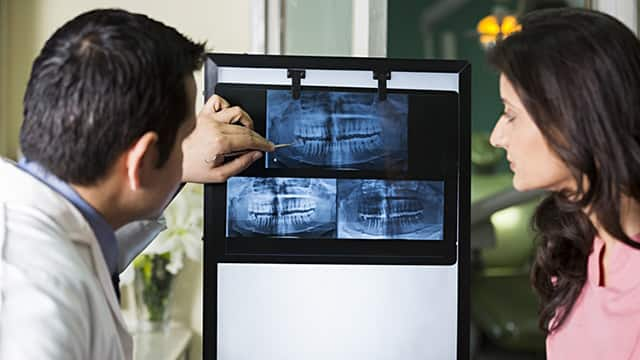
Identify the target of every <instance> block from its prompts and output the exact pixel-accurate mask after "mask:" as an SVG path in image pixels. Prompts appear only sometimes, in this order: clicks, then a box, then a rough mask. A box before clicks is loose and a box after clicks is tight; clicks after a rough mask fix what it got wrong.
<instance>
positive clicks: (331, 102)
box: [266, 90, 409, 171]
mask: <svg viewBox="0 0 640 360" xmlns="http://www.w3.org/2000/svg"><path fill="white" fill-rule="evenodd" d="M408 102H409V100H408V95H404V94H388V96H387V99H386V100H384V101H380V100H379V99H378V95H377V93H375V92H372V93H362V92H329V91H302V92H301V93H300V98H299V99H297V100H296V99H293V97H292V95H291V91H290V90H268V91H267V138H268V139H270V140H271V141H272V142H274V143H276V144H290V143H292V144H293V145H292V146H289V147H286V148H282V149H278V150H276V151H275V152H274V153H272V154H271V153H268V154H267V158H266V162H267V168H306V167H314V166H320V167H328V168H334V169H353V170H397V171H403V170H407V164H408V161H407V159H408V157H407V153H408V148H407V115H408V108H409V104H408Z"/></svg>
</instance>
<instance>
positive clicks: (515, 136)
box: [490, 74, 574, 191]
mask: <svg viewBox="0 0 640 360" xmlns="http://www.w3.org/2000/svg"><path fill="white" fill-rule="evenodd" d="M500 98H501V99H502V103H503V104H504V111H503V113H502V115H501V116H500V118H499V119H498V122H497V123H496V126H495V127H494V128H493V132H492V133H491V138H490V141H491V145H493V146H495V147H500V148H503V149H505V150H506V152H507V160H508V161H509V165H510V167H511V170H512V171H513V173H514V175H513V187H514V188H516V190H519V191H526V190H534V189H546V190H551V191H559V190H562V189H571V188H574V186H573V185H572V184H573V183H574V180H573V177H572V176H571V173H570V172H569V169H568V168H567V166H566V165H565V164H564V163H563V162H562V161H561V160H560V158H559V157H558V155H556V153H555V152H554V151H553V150H551V148H550V147H549V146H548V145H547V142H546V140H545V139H544V137H543V136H542V133H541V132H540V129H538V127H537V126H536V124H535V122H534V121H533V119H532V118H531V116H530V115H529V113H528V112H527V111H526V110H525V108H524V106H523V105H522V101H521V100H520V97H519V96H518V94H517V93H516V91H515V89H514V88H513V86H512V84H511V82H510V81H509V80H508V79H507V77H506V76H504V74H501V75H500Z"/></svg>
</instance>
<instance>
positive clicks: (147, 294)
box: [133, 252, 175, 332]
mask: <svg viewBox="0 0 640 360" xmlns="http://www.w3.org/2000/svg"><path fill="white" fill-rule="evenodd" d="M170 261H171V254H170V253H168V252H167V253H163V254H149V255H141V256H138V257H137V258H136V260H135V261H134V264H133V265H134V270H135V278H134V288H135V295H136V296H135V297H136V314H137V319H138V330H139V331H143V332H156V331H164V330H166V329H167V328H168V326H169V320H170V318H171V314H170V309H171V300H172V293H173V292H172V289H173V280H174V277H175V275H174V274H172V273H171V272H169V271H168V270H167V264H169V262H170Z"/></svg>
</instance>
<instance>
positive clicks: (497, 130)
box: [489, 120, 505, 148]
mask: <svg viewBox="0 0 640 360" xmlns="http://www.w3.org/2000/svg"><path fill="white" fill-rule="evenodd" d="M489 143H490V144H491V146H493V147H497V148H504V146H505V145H504V134H503V131H502V126H501V123H500V121H499V120H498V122H497V123H496V126H494V127H493V131H491V136H490V137H489Z"/></svg>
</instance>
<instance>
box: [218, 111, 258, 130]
mask: <svg viewBox="0 0 640 360" xmlns="http://www.w3.org/2000/svg"><path fill="white" fill-rule="evenodd" d="M216 120H218V121H221V122H224V123H227V124H238V123H239V124H242V125H244V126H245V127H248V128H249V129H253V119H251V116H249V114H247V113H246V112H245V111H244V110H242V108H241V107H239V106H232V107H228V108H224V109H222V110H220V112H218V113H217V114H216Z"/></svg>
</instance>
